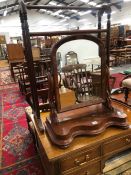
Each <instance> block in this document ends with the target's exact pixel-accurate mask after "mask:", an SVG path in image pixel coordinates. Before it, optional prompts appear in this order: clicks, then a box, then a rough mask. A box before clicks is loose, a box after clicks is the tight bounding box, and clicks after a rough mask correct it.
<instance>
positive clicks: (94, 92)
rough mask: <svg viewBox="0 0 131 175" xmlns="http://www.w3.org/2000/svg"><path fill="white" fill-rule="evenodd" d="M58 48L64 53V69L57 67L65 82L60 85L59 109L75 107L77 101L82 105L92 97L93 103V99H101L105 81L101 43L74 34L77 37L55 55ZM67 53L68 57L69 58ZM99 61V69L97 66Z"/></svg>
mask: <svg viewBox="0 0 131 175" xmlns="http://www.w3.org/2000/svg"><path fill="white" fill-rule="evenodd" d="M81 46H82V47H81ZM69 50H72V51H69ZM57 52H60V53H61V55H62V56H61V58H62V60H61V65H62V66H61V70H58V71H59V73H60V76H61V85H62V86H61V87H60V88H59V97H60V98H59V99H58V101H59V102H58V103H59V104H60V109H59V110H62V111H63V110H69V109H71V108H73V107H74V108H76V107H77V104H79V105H80V103H83V102H84V103H85V104H89V103H91V102H92V101H93V103H94V100H97V101H99V100H100V99H101V92H102V90H101V88H102V84H101V58H100V57H99V51H98V45H97V44H96V43H95V42H93V41H91V40H88V38H87V39H77V38H74V40H71V41H67V42H65V43H63V44H62V45H61V46H60V47H59V48H58V49H57V51H56V55H57ZM65 53H67V54H65ZM64 55H65V57H66V58H67V59H66V60H65V59H64ZM69 59H70V60H71V61H69ZM67 60H68V61H67ZM96 63H97V65H96ZM98 65H99V67H100V68H99V69H97V66H98ZM57 67H58V66H57ZM92 67H94V69H92ZM58 71H57V72H58ZM58 81H59V79H58ZM68 95H69V96H68ZM67 96H68V97H67ZM65 101H66V102H65Z"/></svg>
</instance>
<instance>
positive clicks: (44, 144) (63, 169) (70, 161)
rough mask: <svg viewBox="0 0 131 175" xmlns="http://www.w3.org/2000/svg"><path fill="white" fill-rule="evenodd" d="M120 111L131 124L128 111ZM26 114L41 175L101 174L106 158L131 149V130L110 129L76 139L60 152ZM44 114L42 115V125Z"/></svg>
mask: <svg viewBox="0 0 131 175" xmlns="http://www.w3.org/2000/svg"><path fill="white" fill-rule="evenodd" d="M124 109H125V112H127V111H128V112H127V115H128V121H129V124H131V111H129V109H128V110H127V111H126V108H124ZM29 111H30V110H26V113H27V119H28V123H29V129H30V131H31V133H32V134H33V136H34V142H35V144H36V146H37V149H38V151H39V153H40V157H41V160H42V164H43V167H44V175H101V174H102V170H103V168H104V164H105V161H106V160H107V159H108V158H110V157H112V156H113V155H115V154H117V153H119V152H122V151H123V150H126V149H128V148H130V147H131V129H127V130H122V129H118V128H113V127H112V128H108V129H107V130H106V131H105V132H103V133H102V134H99V135H97V136H93V137H88V136H85V137H84V136H83V137H78V138H76V139H75V140H74V141H73V142H72V144H71V145H70V147H69V148H66V149H60V148H58V147H57V146H55V145H52V143H51V142H50V140H49V139H48V136H47V135H46V133H44V134H41V133H40V132H39V131H38V129H37V127H36V125H35V122H34V118H33V115H30V112H29ZM42 115H43V114H42ZM46 115H48V114H44V115H43V116H42V120H43V122H44V120H45V117H46ZM130 128H131V127H130Z"/></svg>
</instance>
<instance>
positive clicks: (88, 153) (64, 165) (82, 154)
mask: <svg viewBox="0 0 131 175" xmlns="http://www.w3.org/2000/svg"><path fill="white" fill-rule="evenodd" d="M100 155H101V149H100V146H99V147H95V148H94V149H90V150H89V148H87V149H85V150H80V151H78V152H76V153H73V154H72V155H69V156H67V157H65V158H64V159H62V160H61V171H62V172H63V171H67V170H69V169H71V168H76V167H81V166H82V165H86V164H87V162H89V161H90V160H93V159H95V158H98V157H100Z"/></svg>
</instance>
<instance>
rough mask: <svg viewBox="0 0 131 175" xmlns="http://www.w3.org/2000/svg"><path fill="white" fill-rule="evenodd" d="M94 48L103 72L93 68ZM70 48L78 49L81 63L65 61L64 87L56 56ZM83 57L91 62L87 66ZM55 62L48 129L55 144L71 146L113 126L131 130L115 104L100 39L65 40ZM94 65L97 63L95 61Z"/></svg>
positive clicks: (54, 50) (76, 37) (54, 49)
mask: <svg viewBox="0 0 131 175" xmlns="http://www.w3.org/2000/svg"><path fill="white" fill-rule="evenodd" d="M71 45H72V48H71ZM79 45H81V47H80V46H79ZM69 46H70V47H69ZM92 46H93V47H92ZM90 47H92V48H93V49H94V57H95V58H96V59H98V62H99V69H95V70H92V69H91V68H90V69H89V64H88V63H89V60H88V59H87V58H88V57H89V58H90V54H91V53H92V52H91V53H90V50H91V48H90ZM66 48H71V49H72V50H73V51H74V52H76V50H77V55H78V60H79V64H71V65H66V63H64V61H63V62H62V68H61V72H60V74H61V77H62V78H61V79H62V81H63V84H62V87H61V88H60V87H59V81H58V69H57V68H58V66H57V60H56V55H57V54H56V53H57V52H58V51H59V52H61V55H62V51H65V50H66ZM75 49H76V50H75ZM81 49H82V50H81ZM79 52H80V53H79ZM63 54H64V53H63ZM82 58H86V59H87V64H86V61H85V60H84V59H82ZM51 60H52V75H51V76H50V77H51V79H50V82H51V84H50V89H51V91H50V105H51V112H50V115H49V117H47V119H46V123H45V126H46V131H47V133H48V135H49V137H50V139H51V141H52V142H53V143H54V144H56V145H58V146H60V147H62V148H63V147H68V146H69V144H70V143H71V142H72V140H73V139H74V138H75V137H76V136H80V135H96V134H99V133H101V132H103V131H104V130H105V129H106V128H107V127H109V126H112V125H115V126H119V127H121V128H124V129H125V128H127V127H128V125H127V123H126V115H125V114H124V113H121V112H119V111H117V110H116V109H114V108H113V107H112V105H111V101H110V96H109V94H110V92H109V82H108V81H109V72H108V67H107V62H106V50H105V47H104V45H103V43H102V41H101V40H100V39H98V38H97V37H96V36H93V35H83V34H79V35H71V36H67V37H64V38H63V39H61V40H60V41H59V42H57V43H56V44H55V45H54V46H53V47H52V51H51ZM90 62H91V65H93V64H94V61H93V58H92V60H91V58H90Z"/></svg>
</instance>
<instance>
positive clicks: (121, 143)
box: [103, 134, 131, 154]
mask: <svg viewBox="0 0 131 175" xmlns="http://www.w3.org/2000/svg"><path fill="white" fill-rule="evenodd" d="M129 146H131V134H130V135H126V136H123V137H120V138H119V139H114V140H112V141H110V142H107V143H105V144H104V145H103V153H104V154H108V153H111V152H114V151H117V150H119V149H122V148H126V147H129Z"/></svg>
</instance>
